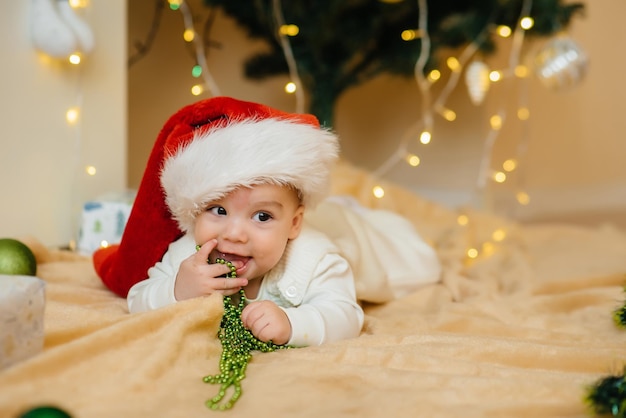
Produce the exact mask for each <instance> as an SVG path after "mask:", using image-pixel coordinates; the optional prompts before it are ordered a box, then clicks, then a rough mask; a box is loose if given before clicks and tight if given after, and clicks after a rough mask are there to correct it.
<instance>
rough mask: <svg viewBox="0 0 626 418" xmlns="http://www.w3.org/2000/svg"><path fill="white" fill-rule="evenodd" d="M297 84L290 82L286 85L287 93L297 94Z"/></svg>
mask: <svg viewBox="0 0 626 418" xmlns="http://www.w3.org/2000/svg"><path fill="white" fill-rule="evenodd" d="M296 88H297V86H296V83H294V82H292V81H290V82H289V83H287V84H285V92H287V93H289V94H291V93H295V92H296Z"/></svg>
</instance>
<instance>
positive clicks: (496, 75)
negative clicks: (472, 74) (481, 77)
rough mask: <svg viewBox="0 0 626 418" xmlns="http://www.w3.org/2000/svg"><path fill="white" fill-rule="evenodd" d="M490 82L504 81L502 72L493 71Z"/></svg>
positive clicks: (490, 74)
mask: <svg viewBox="0 0 626 418" xmlns="http://www.w3.org/2000/svg"><path fill="white" fill-rule="evenodd" d="M489 80H490V81H491V82H493V83H496V82H498V81H500V80H502V72H501V71H498V70H494V71H491V72H490V73H489Z"/></svg>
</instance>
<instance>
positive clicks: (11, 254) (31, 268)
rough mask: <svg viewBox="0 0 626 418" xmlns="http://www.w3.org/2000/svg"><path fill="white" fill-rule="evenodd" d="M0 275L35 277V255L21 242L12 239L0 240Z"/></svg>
mask: <svg viewBox="0 0 626 418" xmlns="http://www.w3.org/2000/svg"><path fill="white" fill-rule="evenodd" d="M0 274H12V275H24V276H34V275H36V274H37V260H36V259H35V255H34V254H33V252H32V251H31V249H30V248H28V247H27V246H26V244H24V243H23V242H21V241H18V240H16V239H12V238H2V239H0Z"/></svg>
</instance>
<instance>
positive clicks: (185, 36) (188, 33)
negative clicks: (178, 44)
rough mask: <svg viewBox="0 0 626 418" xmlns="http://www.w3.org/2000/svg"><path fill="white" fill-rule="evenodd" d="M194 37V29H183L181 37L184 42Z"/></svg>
mask: <svg viewBox="0 0 626 418" xmlns="http://www.w3.org/2000/svg"><path fill="white" fill-rule="evenodd" d="M195 37H196V31H195V30H193V29H185V31H184V32H183V39H184V40H185V42H191V41H193V39H194V38H195Z"/></svg>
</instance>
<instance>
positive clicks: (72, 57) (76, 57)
mask: <svg viewBox="0 0 626 418" xmlns="http://www.w3.org/2000/svg"><path fill="white" fill-rule="evenodd" d="M68 60H69V62H70V63H71V64H74V65H78V64H80V55H78V54H72V55H70V57H69V58H68Z"/></svg>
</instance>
